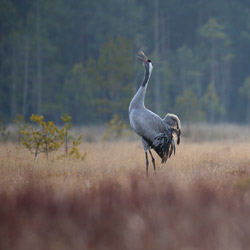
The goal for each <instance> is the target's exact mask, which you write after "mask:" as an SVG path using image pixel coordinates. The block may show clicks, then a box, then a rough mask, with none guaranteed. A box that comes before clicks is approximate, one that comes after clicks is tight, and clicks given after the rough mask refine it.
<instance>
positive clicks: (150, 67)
mask: <svg viewBox="0 0 250 250" xmlns="http://www.w3.org/2000/svg"><path fill="white" fill-rule="evenodd" d="M152 70H153V65H152V63H149V72H150V73H151V72H152Z"/></svg>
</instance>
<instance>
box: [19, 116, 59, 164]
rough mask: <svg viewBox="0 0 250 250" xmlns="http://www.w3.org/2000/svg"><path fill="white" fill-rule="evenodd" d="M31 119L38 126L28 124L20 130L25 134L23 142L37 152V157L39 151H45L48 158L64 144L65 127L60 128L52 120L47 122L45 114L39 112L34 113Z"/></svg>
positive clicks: (29, 148)
mask: <svg viewBox="0 0 250 250" xmlns="http://www.w3.org/2000/svg"><path fill="white" fill-rule="evenodd" d="M30 120H31V121H32V122H34V123H35V124H36V126H27V127H26V128H25V129H23V130H21V131H20V133H21V135H22V136H23V137H22V139H21V143H22V144H23V145H24V146H25V147H26V148H27V149H28V150H29V151H30V152H31V153H33V154H35V158H36V157H37V155H38V154H39V153H45V154H46V157H47V159H48V155H49V153H50V152H52V151H56V150H58V149H59V148H60V147H61V146H62V144H63V142H64V139H63V136H64V131H63V129H58V127H57V126H56V125H55V124H54V123H53V122H52V121H48V122H45V121H44V118H43V116H40V115H38V114H37V115H34V114H33V115H32V116H31V117H30Z"/></svg>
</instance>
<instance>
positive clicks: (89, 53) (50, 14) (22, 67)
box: [0, 0, 250, 125]
mask: <svg viewBox="0 0 250 250" xmlns="http://www.w3.org/2000/svg"><path fill="white" fill-rule="evenodd" d="M0 5H1V6H0V107H1V108H0V120H2V121H4V122H6V123H10V122H12V121H13V120H14V119H15V117H16V116H17V115H18V114H22V115H23V117H25V119H26V120H28V119H29V117H30V116H31V114H33V113H36V114H41V115H44V116H45V118H46V119H51V120H53V121H55V122H59V121H60V117H61V115H62V114H64V113H69V114H70V115H71V116H72V117H73V122H74V123H75V124H78V125H81V124H102V123H104V122H107V121H109V120H110V119H112V117H113V116H114V115H115V114H118V115H119V116H120V117H121V118H122V119H123V120H125V121H127V120H128V114H127V113H128V105H129V101H130V99H131V98H132V96H133V94H134V93H135V91H136V89H137V88H138V87H139V85H140V83H141V81H142V78H143V73H144V72H143V67H142V64H141V62H139V60H137V59H136V55H137V54H138V52H139V51H140V50H143V51H144V52H145V53H146V54H147V55H148V56H149V57H150V58H151V59H152V61H153V62H154V71H153V74H152V78H151V80H150V85H149V87H148V92H147V98H146V105H147V107H149V108H150V109H152V110H154V111H155V112H157V113H158V114H160V115H162V116H163V115H165V113H167V112H174V113H176V114H178V115H179V116H180V118H181V119H182V120H183V121H186V122H195V121H208V122H210V123H214V122H236V123H250V63H249V61H250V5H249V1H246V0H211V1H203V0H188V1H187V0H167V1H159V0H119V1H117V0H106V1H103V0H95V1H93V0H84V1H83V0H73V1H67V0H54V1H49V0H22V1H20V0H0Z"/></svg>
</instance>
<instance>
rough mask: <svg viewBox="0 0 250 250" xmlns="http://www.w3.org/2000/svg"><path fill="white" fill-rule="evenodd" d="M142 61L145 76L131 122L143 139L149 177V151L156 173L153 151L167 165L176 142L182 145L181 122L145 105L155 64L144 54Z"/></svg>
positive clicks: (136, 97) (133, 105) (130, 113)
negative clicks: (156, 112)
mask: <svg viewBox="0 0 250 250" xmlns="http://www.w3.org/2000/svg"><path fill="white" fill-rule="evenodd" d="M138 58H139V59H141V60H142V62H143V65H144V69H145V74H144V79H143V81H142V84H141V86H140V88H139V89H138V91H137V92H136V94H135V96H134V97H133V99H132V100H131V102H130V105H129V121H130V125H131V127H132V129H133V130H134V131H135V133H136V134H137V135H139V136H140V137H141V141H142V145H143V148H144V151H145V156H146V175H147V176H148V165H149V161H148V151H149V153H150V156H151V159H152V163H153V168H154V172H155V173H156V169H155V159H154V157H153V154H152V152H151V149H154V151H155V152H156V153H157V154H158V155H159V156H160V158H161V160H162V163H165V162H166V161H167V159H168V158H170V157H171V155H172V153H173V152H174V154H175V140H174V137H175V136H176V137H177V144H179V143H180V135H181V122H180V119H179V118H178V116H177V115H174V114H167V115H166V116H165V117H164V118H163V119H162V118H161V117H160V116H158V115H157V114H155V113H154V112H152V111H150V110H149V109H147V108H146V107H145V105H144V99H145V94H146V90H147V86H148V82H149V79H150V76H151V73H152V71H153V62H152V61H151V60H150V59H149V58H148V57H147V56H146V55H145V54H144V53H143V52H141V53H140V56H138Z"/></svg>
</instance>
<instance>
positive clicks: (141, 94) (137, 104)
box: [129, 69, 151, 111]
mask: <svg viewBox="0 0 250 250" xmlns="http://www.w3.org/2000/svg"><path fill="white" fill-rule="evenodd" d="M150 75H151V73H150V71H149V70H148V69H146V72H145V75H144V79H143V82H142V84H141V86H140V88H139V89H138V91H137V92H136V94H135V96H134V97H133V99H132V101H131V102H130V105H129V111H130V110H131V109H132V108H145V106H144V99H145V95H146V91H147V86H148V81H149V78H150Z"/></svg>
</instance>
